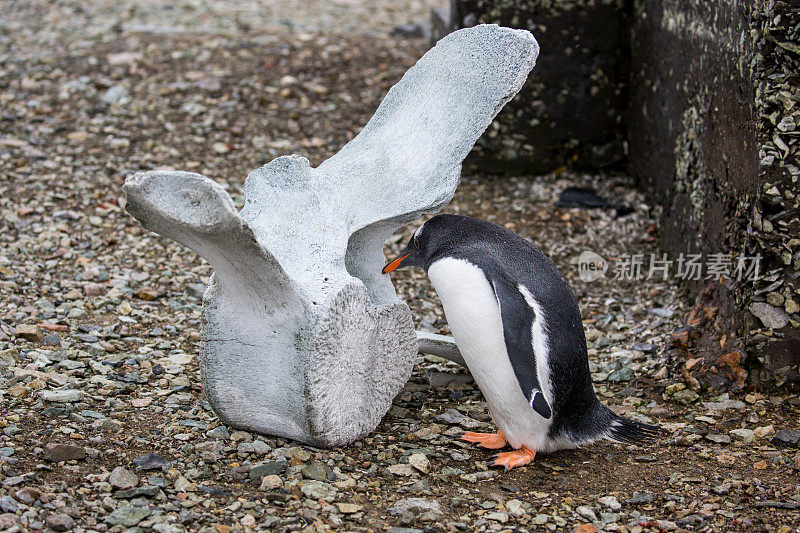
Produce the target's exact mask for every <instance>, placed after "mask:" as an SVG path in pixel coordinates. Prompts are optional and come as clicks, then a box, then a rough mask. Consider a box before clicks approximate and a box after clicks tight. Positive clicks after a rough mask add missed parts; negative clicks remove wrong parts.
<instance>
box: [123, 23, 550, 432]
mask: <svg viewBox="0 0 800 533" xmlns="http://www.w3.org/2000/svg"><path fill="white" fill-rule="evenodd" d="M538 51H539V47H538V45H537V43H536V41H535V40H534V38H533V36H532V35H531V34H530V33H528V32H526V31H520V30H511V29H508V28H502V27H499V26H494V25H482V26H476V27H473V28H469V29H464V30H460V31H457V32H455V33H452V34H450V35H448V36H447V37H445V38H444V39H442V40H441V41H440V42H439V43H438V44H437V45H436V46H435V47H434V48H433V49H431V50H430V51H429V52H428V53H426V54H425V55H424V56H423V57H422V59H420V60H419V61H418V62H417V64H416V65H415V66H414V67H412V68H411V69H410V70H409V71H408V72H407V73H406V74H405V76H403V78H402V79H401V80H400V81H399V82H398V83H397V84H396V85H395V86H394V87H392V89H391V90H390V91H389V93H388V94H387V95H386V98H385V99H384V100H383V102H382V103H381V105H380V107H378V110H377V111H376V113H375V115H374V116H373V117H372V119H371V120H370V121H369V123H368V124H367V125H366V126H365V127H364V129H363V131H362V132H361V133H360V134H359V135H358V136H356V137H355V138H354V139H353V140H352V141H350V142H349V143H348V144H347V145H345V146H344V147H343V148H342V149H341V151H340V152H339V153H337V154H336V155H334V156H333V157H331V158H330V159H328V160H327V161H325V162H324V163H322V164H321V165H320V166H319V167H317V168H311V167H310V165H309V162H308V160H307V159H305V158H303V157H300V156H296V155H291V156H285V157H279V158H277V159H275V160H274V161H272V162H271V163H269V164H267V165H265V166H263V167H261V168H259V169H257V170H254V171H253V172H251V173H250V175H249V176H247V180H246V181H245V196H246V202H245V205H244V208H243V209H242V211H241V213H237V212H236V209H235V207H234V205H233V201H232V200H231V198H230V196H229V195H228V194H227V193H226V192H225V191H224V190H223V189H222V187H220V186H219V185H217V184H216V183H215V182H213V181H212V180H210V179H208V178H206V177H204V176H201V175H199V174H193V173H189V172H175V171H154V172H143V173H139V174H135V175H134V176H132V177H130V178H129V179H128V180H126V182H125V192H126V194H127V198H128V203H127V210H128V212H130V213H131V214H132V215H133V216H134V217H136V218H137V219H138V220H139V221H140V222H141V223H142V225H143V226H144V227H145V228H147V229H150V230H152V231H154V232H156V233H160V234H161V235H164V236H166V237H169V238H170V239H173V240H175V241H178V242H180V243H182V244H184V245H186V246H188V247H189V248H191V249H192V250H194V251H196V252H197V253H199V254H200V255H201V256H203V257H204V258H205V259H206V260H207V261H208V262H209V263H210V264H211V266H213V267H214V271H215V272H214V275H213V276H212V278H211V283H210V284H209V287H208V289H207V290H206V293H205V295H204V298H203V315H204V320H205V323H204V330H203V337H202V340H203V344H202V350H201V354H200V363H201V370H202V375H203V380H204V385H205V390H206V394H207V396H208V399H209V402H210V403H211V405H212V407H213V408H214V410H215V411H216V412H217V414H218V415H219V417H220V418H221V419H222V420H223V421H224V422H226V423H228V424H230V425H232V426H234V427H238V428H243V429H247V430H251V431H256V432H259V433H266V434H271V435H278V436H282V437H287V438H291V439H296V440H299V441H302V442H306V443H309V444H313V445H316V446H338V445H345V444H349V443H351V442H353V441H354V440H356V439H358V438H361V437H363V436H364V435H366V434H367V433H369V432H370V431H372V430H373V429H374V428H375V427H376V426H377V424H378V423H379V422H380V420H381V418H382V417H383V415H384V414H385V413H386V411H387V410H388V408H389V406H390V405H391V402H392V399H393V398H394V396H395V395H396V394H397V393H398V392H399V390H400V389H401V388H402V386H403V385H404V383H405V382H406V380H407V379H408V377H409V375H410V373H411V366H412V364H413V361H414V356H415V354H416V353H417V339H416V336H415V332H414V326H413V323H412V320H411V314H410V312H409V310H408V308H407V307H406V305H405V304H404V303H402V302H400V301H399V300H398V299H397V296H396V294H395V291H394V287H393V286H392V283H391V281H390V280H389V277H388V276H384V275H381V273H380V271H381V267H382V266H383V262H384V257H383V252H382V248H383V243H384V242H385V240H386V239H387V238H388V237H389V236H390V235H391V234H392V232H394V231H395V230H396V229H397V228H399V227H401V226H403V225H404V224H408V223H409V222H412V221H414V220H415V219H417V218H418V217H420V216H421V215H423V214H425V213H431V212H435V211H438V210H439V209H441V208H442V207H443V206H444V205H446V204H447V203H448V202H449V201H450V199H451V198H452V197H453V193H454V192H455V188H456V186H457V185H458V180H459V176H460V172H461V162H462V160H463V159H464V157H466V155H467V153H468V152H469V150H470V148H471V147H472V145H473V143H474V142H475V141H476V140H477V138H478V137H479V136H480V134H481V133H482V132H483V131H484V130H485V129H486V127H487V126H488V125H489V123H490V122H491V121H492V119H493V118H494V116H495V115H496V114H497V112H498V111H499V110H500V109H501V108H502V107H503V105H504V104H505V103H506V102H507V101H508V100H509V99H511V97H513V96H514V94H516V92H517V91H518V90H519V89H520V87H521V86H522V84H523V82H524V81H525V79H526V77H527V75H528V72H529V71H530V70H531V68H533V65H534V62H535V60H536V56H537V55H538Z"/></svg>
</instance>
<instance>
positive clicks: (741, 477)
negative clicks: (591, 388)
mask: <svg viewBox="0 0 800 533" xmlns="http://www.w3.org/2000/svg"><path fill="white" fill-rule="evenodd" d="M151 4H154V3H153V2H146V3H145V2H140V3H137V4H130V7H129V8H128V9H126V10H125V11H124V12H121V13H114V10H115V9H116V10H117V11H120V10H119V9H118V8H117V7H114V6H118V5H119V4H112V3H105V2H94V3H90V4H88V5H83V4H78V3H69V2H60V3H58V4H56V5H55V6H52V5H50V3H44V2H38V3H36V2H27V3H19V2H18V3H14V4H12V5H11V6H10V7H9V9H4V13H3V15H2V16H3V18H2V19H1V20H0V24H1V25H2V27H3V28H4V31H3V32H0V35H3V36H2V37H0V124H2V128H0V176H2V178H0V209H1V210H2V214H3V217H2V220H0V243H1V244H0V290H1V291H2V292H0V294H2V298H1V299H0V405H2V417H0V429H2V433H1V434H0V469H1V470H2V473H0V529H4V528H9V529H11V530H16V529H19V530H31V531H34V530H36V531H39V530H44V529H51V530H56V531H67V530H71V529H80V530H92V531H107V530H111V531H123V530H126V529H127V528H134V529H130V530H131V531H140V530H141V531H148V530H151V529H152V530H155V531H159V532H167V531H184V530H186V531H203V530H207V531H210V532H218V533H226V532H228V531H231V530H237V531H238V530H243V529H246V528H253V529H263V530H277V531H297V530H307V531H326V530H331V529H332V530H339V529H341V530H350V531H385V530H390V529H391V528H395V529H394V531H396V532H401V531H414V530H428V531H456V530H464V531H473V530H493V531H494V530H512V529H515V528H516V529H518V530H527V531H537V530H544V529H548V530H574V529H576V528H578V529H579V530H580V531H582V532H584V533H586V532H591V531H594V530H595V528H600V529H603V530H606V531H614V530H616V531H642V530H648V531H650V530H739V531H745V530H746V531H762V530H763V531H797V530H798V526H797V524H798V523H800V482H799V481H798V471H800V452H799V451H798V449H797V448H798V440H799V439H800V434H799V433H797V430H798V418H799V416H798V415H800V401H799V400H798V399H797V398H796V397H789V396H780V395H774V396H772V395H766V396H765V395H762V394H758V393H752V392H751V393H748V394H746V395H743V396H741V397H733V396H728V395H726V394H723V395H721V396H708V395H707V394H706V395H704V394H703V393H702V391H699V390H694V389H696V388H697V387H696V384H695V383H692V382H691V380H687V383H684V382H683V380H682V379H683V378H682V373H681V369H682V368H684V367H685V366H687V365H691V364H692V361H693V359H691V355H690V354H688V353H687V352H686V351H683V352H676V350H675V349H674V348H675V346H676V344H678V345H679V344H680V343H681V342H682V341H681V339H682V336H680V335H678V336H675V335H674V332H675V331H676V330H678V329H679V328H681V326H682V325H683V323H684V320H685V318H686V317H687V314H690V312H691V310H692V308H693V304H692V302H688V301H686V300H685V299H684V298H683V296H682V294H681V291H680V290H679V287H677V286H676V285H675V284H673V283H672V282H671V281H666V282H665V281H657V280H654V279H651V280H642V281H625V280H616V279H613V278H614V275H613V267H612V271H609V273H608V275H607V276H606V278H604V279H601V280H598V281H595V282H592V283H584V282H582V281H580V279H578V276H577V268H576V265H575V258H576V257H577V255H578V254H579V253H580V252H582V251H584V250H594V251H595V252H597V253H599V254H601V255H602V256H604V257H605V258H606V259H609V260H610V262H611V263H612V265H614V264H616V262H618V261H619V258H622V257H625V256H628V255H630V254H633V253H643V254H650V253H656V252H658V249H657V245H656V244H655V240H656V236H657V232H658V228H657V227H656V226H655V220H657V213H656V212H655V210H654V209H652V208H650V207H649V206H647V205H645V204H644V203H643V195H642V194H640V193H639V192H637V191H635V189H634V188H633V187H632V185H631V183H630V181H629V180H628V179H627V178H626V177H624V176H609V175H600V176H585V175H575V174H571V173H568V172H555V173H553V174H550V175H546V176H537V177H530V176H520V177H514V178H508V179H503V180H498V179H492V178H490V177H485V176H475V175H467V176H465V177H464V180H463V184H462V186H461V187H460V188H459V190H458V192H457V194H456V198H455V200H454V201H453V203H452V204H451V206H450V207H449V208H448V209H447V211H449V212H458V213H461V214H469V215H474V216H479V217H482V218H487V219H489V220H493V221H495V222H497V223H500V224H504V225H507V226H508V227H509V228H511V229H513V230H515V231H517V232H519V233H521V234H522V235H524V236H526V237H528V238H529V239H531V240H532V241H533V242H534V243H536V244H537V245H538V246H540V247H541V248H542V249H543V250H544V251H545V252H546V253H547V254H548V255H549V256H550V257H551V258H553V260H554V261H555V262H556V264H557V266H558V267H559V268H560V269H561V271H562V272H563V273H564V274H565V276H566V277H567V278H568V279H569V281H570V283H571V285H572V286H573V289H574V290H575V292H576V294H577V296H578V298H579V301H580V303H581V308H582V311H583V316H584V325H585V328H586V331H587V338H588V339H589V346H590V351H589V353H590V359H591V367H592V372H593V378H594V380H595V386H596V389H597V391H598V393H599V394H600V396H601V397H602V398H603V400H604V401H605V402H606V403H607V404H609V405H611V406H612V407H613V408H614V409H615V410H616V411H617V412H620V413H627V414H628V415H629V416H635V417H638V418H640V419H642V420H645V421H653V422H656V421H657V422H659V423H661V424H662V425H663V426H664V427H665V429H666V430H667V432H668V434H667V435H666V436H665V438H664V439H663V440H662V441H661V442H659V443H658V444H655V445H652V446H649V447H644V448H642V447H627V446H621V445H615V444H611V443H599V444H595V445H592V446H587V447H585V448H584V449H581V450H576V451H568V452H560V453H556V454H551V455H542V456H540V457H537V459H536V461H535V462H534V463H533V464H532V465H530V466H528V467H525V468H520V469H516V470H513V471H511V472H509V473H503V472H502V471H499V470H496V469H493V468H490V467H489V465H490V464H491V454H490V453H489V452H486V451H483V450H480V449H474V448H472V447H470V446H468V445H466V444H465V443H462V442H460V441H458V439H457V436H458V434H459V433H460V432H461V431H463V430H464V429H470V430H479V431H480V430H481V429H487V430H489V429H490V428H491V425H490V423H489V417H488V414H487V410H486V406H485V404H484V403H483V400H482V397H481V395H480V391H479V390H478V389H477V388H476V387H475V385H474V384H473V383H472V380H471V378H470V377H469V375H468V374H467V373H466V372H465V371H464V370H463V369H460V368H458V367H456V366H454V365H453V364H452V363H446V362H444V361H442V360H438V359H436V358H432V357H426V358H425V359H424V360H421V361H420V363H419V364H418V365H417V366H416V368H415V372H414V375H413V377H412V379H411V381H410V382H409V383H408V385H407V386H406V388H405V390H404V391H403V392H402V393H401V394H400V395H399V396H398V397H397V399H396V400H395V403H394V406H393V407H392V409H391V411H390V412H389V414H388V416H387V417H386V419H385V420H384V421H383V423H382V424H381V425H380V426H379V428H378V429H377V430H376V432H375V433H374V434H373V435H371V436H370V437H368V438H367V439H365V440H363V441H362V442H359V443H356V444H355V445H353V446H350V447H348V448H343V449H336V450H317V449H313V448H309V447H307V446H302V445H298V444H297V443H293V442H286V441H283V440H281V439H274V438H270V437H266V436H259V435H254V434H250V433H246V432H242V431H234V430H232V429H227V428H225V427H224V426H222V425H221V424H220V422H219V421H218V419H217V418H216V417H215V416H214V414H213V413H212V412H211V411H210V410H209V407H208V404H207V403H206V402H205V401H204V400H203V396H202V390H201V388H200V386H199V383H200V381H199V376H198V366H197V361H196V358H195V354H196V353H197V351H198V339H199V328H200V296H201V294H202V291H203V289H204V284H205V283H206V282H207V280H208V277H209V275H210V273H211V272H210V268H209V267H208V265H207V264H205V263H203V262H202V261H201V260H200V259H199V258H198V257H197V256H196V255H195V254H193V253H192V252H189V251H188V250H185V249H183V248H182V247H180V246H179V245H177V244H175V243H173V242H171V241H167V240H166V239H163V238H160V237H158V236H156V235H153V234H150V233H149V232H147V231H144V230H142V229H141V228H140V227H139V226H138V224H137V223H136V222H135V221H134V220H133V219H131V218H130V217H129V216H127V215H126V213H125V212H124V210H123V207H124V200H123V198H122V193H121V185H122V182H123V180H124V178H125V176H127V175H129V174H130V173H131V172H134V171H136V170H141V169H154V168H168V167H172V168H178V169H189V170H194V171H198V172H202V173H204V174H206V175H207V176H209V177H212V178H213V179H215V180H217V181H219V182H220V183H222V184H224V185H225V186H226V188H227V189H228V190H229V191H230V192H231V194H232V195H233V196H234V198H236V199H237V201H239V202H241V200H242V197H241V186H242V182H243V179H244V176H245V174H246V173H247V171H249V170H250V169H252V168H255V167H256V166H258V165H261V164H263V163H265V162H267V161H269V160H270V159H271V158H273V157H274V156H276V155H280V154H285V153H292V152H295V153H299V154H302V155H305V156H307V157H309V159H311V161H312V163H313V164H318V163H319V162H321V161H322V160H323V159H324V158H325V157H327V156H329V155H331V154H332V153H334V152H335V151H336V150H337V149H338V148H339V147H340V146H341V145H342V144H343V143H344V142H346V141H347V140H348V139H349V138H351V137H352V136H353V135H354V134H355V133H356V132H357V131H358V129H359V128H360V127H361V126H362V125H363V124H364V123H365V122H366V120H367V119H368V118H369V116H370V115H371V113H372V111H373V110H374V109H375V107H376V106H377V104H378V102H379V101H380V98H381V97H382V95H383V94H384V93H385V92H386V90H387V89H388V88H389V87H390V86H391V85H392V83H393V82H395V81H396V80H397V79H399V77H400V76H401V75H402V73H403V72H404V71H405V70H406V69H407V68H408V67H409V66H410V65H412V64H413V63H414V61H415V60H416V58H418V57H419V56H420V55H421V54H422V53H423V52H424V50H425V46H424V43H423V42H420V41H414V40H396V39H389V38H388V37H386V34H387V29H388V27H389V25H390V24H392V23H397V22H406V21H407V20H417V19H419V18H421V17H422V15H423V14H424V8H425V4H424V3H422V2H399V3H397V2H394V3H390V2H378V3H369V4H368V3H360V2H355V1H353V2H343V1H340V2H320V3H307V2H290V3H279V2H271V3H263V4H258V5H256V4H254V3H247V2H243V3H236V4H232V3H231V5H235V6H237V7H236V10H235V12H226V11H225V9H224V7H225V5H226V4H222V3H216V2H214V3H212V2H207V3H202V2H193V3H191V4H190V3H183V4H179V7H177V8H173V9H171V10H166V9H156V10H154V11H153V12H152V13H155V14H152V13H151V12H149V11H147V10H148V9H149V8H150V6H151ZM210 6H213V9H214V10H215V11H214V15H213V16H205V15H202V14H201V12H202V11H203V10H205V9H212V7H210ZM220 6H222V7H220ZM295 8H296V10H295ZM401 8H402V9H401ZM406 8H408V9H407V10H406ZM254 12H259V13H268V15H265V16H264V19H265V20H264V22H263V23H262V22H260V23H259V24H254V23H252V22H251V23H250V26H249V27H247V28H242V27H240V26H237V24H239V23H240V22H241V19H242V18H248V17H251V16H252V15H251V14H252V13H254ZM409 12H411V13H413V15H412V16H405V13H409ZM31 13H36V14H37V17H36V20H35V21H33V22H31V23H30V24H29V23H28V18H33V17H31V16H30V14H31ZM236 13H241V14H242V15H241V16H239V15H236ZM400 13H402V15H401V14H400ZM237 17H238V18H237ZM281 17H287V18H286V19H285V20H286V21H289V22H291V21H294V20H297V21H301V22H291V24H290V23H288V22H281V20H282V19H281ZM267 19H268V20H267ZM237 21H239V22H237ZM275 21H277V25H278V26H279V27H278V28H277V29H275V30H272V29H270V28H271V26H270V25H271V24H273V23H275ZM195 24H201V25H202V31H195V30H196V28H194V25H195ZM292 27H295V28H301V31H300V30H293V29H292ZM50 28H52V29H50ZM167 28H172V29H167ZM180 28H184V29H192V30H193V31H179V29H180ZM331 28H333V29H331ZM79 30H81V31H82V33H78V31H79ZM145 30H146V31H145ZM266 30H269V31H266ZM570 185H583V186H591V187H594V188H596V189H597V190H598V191H600V192H601V193H602V194H603V195H605V196H607V197H608V198H610V199H613V200H614V201H615V202H620V203H625V204H627V205H630V206H633V207H635V208H636V210H635V212H634V213H633V214H632V215H629V216H627V217H624V218H620V219H616V218H614V217H613V213H609V212H604V211H581V210H575V209H573V210H569V209H556V208H554V207H552V205H553V202H554V201H555V200H556V198H557V197H558V193H559V192H560V191H561V190H563V188H565V187H567V186H570ZM413 229H414V228H408V229H407V230H405V231H404V232H403V233H402V234H398V235H397V236H396V238H395V239H392V240H391V241H390V242H389V243H388V244H387V255H393V254H394V253H396V252H397V251H398V250H399V249H400V247H401V245H402V244H403V242H404V241H405V240H406V239H407V237H408V236H409V235H410V233H411V232H412V231H413ZM615 258H617V261H615ZM395 279H396V280H397V286H398V290H399V293H400V294H401V296H402V297H403V298H404V299H405V300H406V301H407V302H409V304H410V305H411V306H412V309H413V311H414V314H415V320H416V321H417V323H418V324H419V327H420V328H421V329H427V330H431V331H438V332H443V333H446V332H447V325H446V323H445V321H444V319H443V314H442V311H441V307H440V306H439V304H438V300H437V299H436V298H435V295H434V294H433V292H432V290H431V288H430V285H429V284H428V282H427V280H426V279H424V277H423V276H422V275H421V274H420V273H418V272H407V271H400V272H398V273H397V274H396V277H395ZM700 314H701V315H702V313H700ZM695 315H697V313H695ZM676 353H681V354H682V357H683V356H688V357H689V359H688V360H686V359H680V360H676V355H675V354H676ZM693 387H694V388H693ZM786 430H795V433H792V432H791V431H786ZM402 528H409V529H405V530H404V529H402Z"/></svg>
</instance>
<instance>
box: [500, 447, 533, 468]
mask: <svg viewBox="0 0 800 533" xmlns="http://www.w3.org/2000/svg"><path fill="white" fill-rule="evenodd" d="M534 457H536V452H535V451H533V450H531V449H530V448H526V447H525V446H523V447H522V448H520V449H519V450H514V451H513V452H504V453H498V454H497V458H496V459H495V460H494V466H502V467H504V468H505V469H506V470H507V471H508V470H511V469H512V468H514V467H515V466H522V465H526V464H528V463H530V462H531V461H533V458H534Z"/></svg>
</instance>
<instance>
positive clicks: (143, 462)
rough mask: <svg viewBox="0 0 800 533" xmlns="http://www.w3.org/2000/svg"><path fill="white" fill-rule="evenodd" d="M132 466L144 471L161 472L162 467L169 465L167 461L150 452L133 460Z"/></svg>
mask: <svg viewBox="0 0 800 533" xmlns="http://www.w3.org/2000/svg"><path fill="white" fill-rule="evenodd" d="M133 464H135V465H136V466H138V467H139V468H141V469H142V470H145V471H148V470H161V469H162V468H163V467H165V466H167V465H168V464H169V461H167V460H166V459H164V458H163V457H161V456H160V455H158V454H157V453H155V452H150V453H148V454H145V455H142V456H141V457H137V458H136V459H134V460H133Z"/></svg>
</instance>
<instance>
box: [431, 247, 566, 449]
mask: <svg viewBox="0 0 800 533" xmlns="http://www.w3.org/2000/svg"><path fill="white" fill-rule="evenodd" d="M428 277H429V278H430V280H431V283H432V284H433V286H434V288H435V289H436V292H437V293H438V294H439V298H440V299H441V301H442V306H443V307H444V313H445V316H446V317H447V323H448V324H449V325H450V331H451V332H452V334H453V338H454V339H455V341H456V344H457V345H458V349H459V350H460V351H461V355H462V356H463V357H464V361H465V362H466V363H467V366H468V367H469V370H470V372H471V373H472V376H473V378H475V382H476V383H477V384H478V387H480V389H481V392H483V395H484V397H485V398H486V403H487V404H488V406H489V411H490V412H491V414H492V418H493V419H494V422H495V424H497V427H498V428H499V429H500V430H501V431H502V432H503V435H505V437H506V439H508V442H509V443H510V444H511V446H512V447H514V448H519V447H521V446H527V447H528V448H530V449H532V450H535V451H550V450H551V449H552V448H553V445H552V444H553V443H550V442H549V439H548V431H549V429H550V425H551V423H552V419H545V418H544V417H542V416H541V415H539V414H538V413H537V412H536V411H534V410H533V408H532V407H531V406H530V405H529V404H528V402H527V400H526V399H525V396H524V395H523V394H522V389H520V387H519V384H518V382H517V377H516V375H515V374H514V369H513V368H512V366H511V361H510V359H509V357H508V353H507V351H506V343H505V338H504V337H503V322H502V318H501V316H500V306H499V305H498V303H497V298H496V297H495V294H494V291H493V289H492V286H491V284H490V283H489V281H488V280H487V279H486V276H485V275H484V273H483V271H482V270H481V269H480V268H478V267H476V266H475V265H473V264H471V263H470V262H468V261H465V260H463V259H455V258H451V257H446V258H443V259H440V260H438V261H435V262H434V263H433V264H432V265H431V266H430V268H429V269H428ZM543 385H544V384H543ZM548 385H549V384H548ZM543 388H545V390H547V389H549V387H543ZM547 400H548V401H550V402H551V405H552V398H547Z"/></svg>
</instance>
